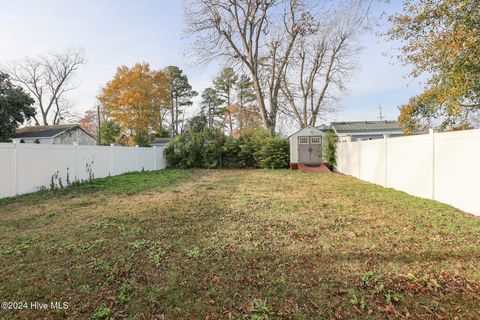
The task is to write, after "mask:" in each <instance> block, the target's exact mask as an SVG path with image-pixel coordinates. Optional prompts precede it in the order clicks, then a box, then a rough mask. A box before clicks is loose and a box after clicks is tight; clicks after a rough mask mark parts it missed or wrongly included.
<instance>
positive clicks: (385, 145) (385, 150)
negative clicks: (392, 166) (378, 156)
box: [383, 134, 390, 188]
mask: <svg viewBox="0 0 480 320" xmlns="http://www.w3.org/2000/svg"><path fill="white" fill-rule="evenodd" d="M388 138H390V135H389V134H384V135H383V161H384V164H383V166H384V170H385V172H384V173H383V187H384V188H386V187H387V183H388V180H387V176H388V168H387V163H388Z"/></svg>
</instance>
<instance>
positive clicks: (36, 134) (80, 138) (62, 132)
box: [12, 124, 97, 146]
mask: <svg viewBox="0 0 480 320" xmlns="http://www.w3.org/2000/svg"><path fill="white" fill-rule="evenodd" d="M12 141H13V142H15V143H37V144H74V143H77V144H79V145H92V146H93V145H97V139H95V138H94V137H93V136H91V135H90V134H89V133H88V132H86V131H85V130H83V129H82V128H81V127H80V125H79V124H62V125H56V126H31V127H25V128H21V129H18V130H17V132H16V135H15V138H13V139H12Z"/></svg>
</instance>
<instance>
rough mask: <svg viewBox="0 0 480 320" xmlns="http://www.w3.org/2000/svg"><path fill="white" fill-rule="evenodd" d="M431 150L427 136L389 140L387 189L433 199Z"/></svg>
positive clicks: (430, 142) (430, 138)
mask: <svg viewBox="0 0 480 320" xmlns="http://www.w3.org/2000/svg"><path fill="white" fill-rule="evenodd" d="M432 148H433V147H432V137H431V135H428V134H424V135H418V136H410V137H402V138H391V139H387V187H390V188H394V189H398V190H401V191H405V192H407V193H410V194H412V195H414V196H418V197H423V198H430V199H431V197H432V182H433V176H432V161H433V158H432Z"/></svg>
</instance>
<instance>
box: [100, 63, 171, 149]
mask: <svg viewBox="0 0 480 320" xmlns="http://www.w3.org/2000/svg"><path fill="white" fill-rule="evenodd" d="M98 99H99V100H100V102H101V103H102V105H103V110H104V112H105V115H106V116H108V117H110V118H112V119H114V120H115V121H116V122H118V123H119V125H120V127H121V128H122V133H123V134H124V135H125V136H127V137H130V138H131V137H134V136H136V135H139V134H149V133H151V132H152V131H154V132H157V133H159V132H162V122H163V119H162V111H164V110H165V109H169V108H171V107H170V91H169V78H168V74H167V73H166V72H164V71H161V70H160V71H156V70H151V68H150V65H149V64H148V63H137V64H135V65H134V66H133V67H132V68H128V67H126V66H121V67H119V68H118V69H117V73H116V74H115V76H114V78H113V79H112V80H111V81H110V82H108V84H107V86H106V87H105V88H103V90H102V93H101V94H100V96H99V97H98ZM129 141H130V144H132V143H133V142H131V141H133V140H132V139H130V140H129Z"/></svg>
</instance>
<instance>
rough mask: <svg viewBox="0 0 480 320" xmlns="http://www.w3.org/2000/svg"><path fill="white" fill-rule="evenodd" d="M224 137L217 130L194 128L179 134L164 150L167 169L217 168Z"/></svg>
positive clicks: (219, 162) (220, 158)
mask: <svg viewBox="0 0 480 320" xmlns="http://www.w3.org/2000/svg"><path fill="white" fill-rule="evenodd" d="M224 143H225V137H224V136H223V134H222V133H221V132H219V131H218V130H211V129H208V128H203V129H201V130H196V129H195V128H193V129H190V130H188V131H187V132H185V133H183V134H180V135H178V136H176V137H175V139H174V140H173V141H171V142H170V143H169V144H168V146H167V147H166V148H165V158H166V160H167V166H168V167H169V168H181V169H187V168H218V167H220V166H221V163H222V155H223V144H224Z"/></svg>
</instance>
